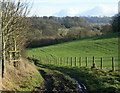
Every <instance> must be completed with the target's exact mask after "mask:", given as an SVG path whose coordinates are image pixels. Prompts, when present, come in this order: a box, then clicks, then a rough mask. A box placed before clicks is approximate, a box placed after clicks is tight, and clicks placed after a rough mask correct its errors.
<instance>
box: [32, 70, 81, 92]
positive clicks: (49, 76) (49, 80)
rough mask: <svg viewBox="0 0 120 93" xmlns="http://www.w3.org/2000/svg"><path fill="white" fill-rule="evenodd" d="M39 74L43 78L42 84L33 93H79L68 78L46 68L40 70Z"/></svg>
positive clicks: (73, 82) (75, 85) (74, 84)
mask: <svg viewBox="0 0 120 93" xmlns="http://www.w3.org/2000/svg"><path fill="white" fill-rule="evenodd" d="M39 72H40V74H41V75H42V77H43V78H44V83H43V84H42V85H41V86H40V87H39V88H38V89H37V90H36V91H35V92H33V93H41V92H42V93H81V92H80V90H79V89H78V87H77V84H76V83H75V81H74V80H73V79H71V78H70V77H69V76H66V75H65V74H63V73H61V72H59V71H57V70H50V69H46V68H40V69H39Z"/></svg>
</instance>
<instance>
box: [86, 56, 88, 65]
mask: <svg viewBox="0 0 120 93" xmlns="http://www.w3.org/2000/svg"><path fill="white" fill-rule="evenodd" d="M87 66H88V57H86V67H87Z"/></svg>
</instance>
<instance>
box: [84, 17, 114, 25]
mask: <svg viewBox="0 0 120 93" xmlns="http://www.w3.org/2000/svg"><path fill="white" fill-rule="evenodd" d="M83 18H84V19H85V20H86V21H87V22H89V23H99V24H108V23H110V22H111V21H112V17H83Z"/></svg>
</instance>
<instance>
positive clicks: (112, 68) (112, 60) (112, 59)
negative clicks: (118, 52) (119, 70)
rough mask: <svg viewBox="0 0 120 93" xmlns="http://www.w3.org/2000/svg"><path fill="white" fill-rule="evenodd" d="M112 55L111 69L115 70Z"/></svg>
mask: <svg viewBox="0 0 120 93" xmlns="http://www.w3.org/2000/svg"><path fill="white" fill-rule="evenodd" d="M114 65H115V64H114V57H112V71H114V70H115V67H114Z"/></svg>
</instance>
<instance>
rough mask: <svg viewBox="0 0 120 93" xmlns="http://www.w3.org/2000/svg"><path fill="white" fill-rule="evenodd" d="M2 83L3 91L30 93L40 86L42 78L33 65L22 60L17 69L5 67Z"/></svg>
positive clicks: (11, 66)
mask: <svg viewBox="0 0 120 93" xmlns="http://www.w3.org/2000/svg"><path fill="white" fill-rule="evenodd" d="M37 79H38V80H37ZM2 82H3V86H2V87H3V91H32V90H33V89H34V88H35V87H36V86H39V85H40V83H41V82H42V78H41V76H40V74H39V72H38V71H37V69H36V68H35V66H34V64H32V63H30V62H28V61H27V60H25V59H22V61H21V62H19V66H18V67H14V66H13V64H7V65H6V68H5V73H4V78H3V81H2Z"/></svg>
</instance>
